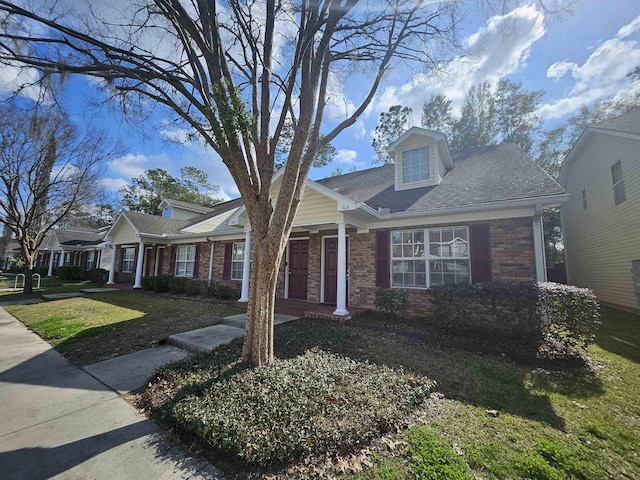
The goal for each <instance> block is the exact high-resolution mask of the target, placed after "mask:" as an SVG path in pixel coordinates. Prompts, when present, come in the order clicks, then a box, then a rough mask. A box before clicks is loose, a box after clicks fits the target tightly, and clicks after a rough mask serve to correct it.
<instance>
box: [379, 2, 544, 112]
mask: <svg viewBox="0 0 640 480" xmlns="http://www.w3.org/2000/svg"><path fill="white" fill-rule="evenodd" d="M544 34H545V24H544V14H543V12H541V11H540V10H538V9H537V8H536V7H535V6H533V5H525V6H522V7H518V8H516V9H514V10H512V11H511V12H509V13H507V14H505V15H496V16H494V17H492V18H490V19H489V20H487V22H486V24H485V25H484V26H482V27H481V28H479V29H478V31H476V32H475V33H473V34H471V35H469V36H468V37H466V38H465V39H464V40H463V42H462V43H463V45H464V51H463V52H462V55H461V56H460V57H458V58H456V59H454V60H453V61H451V62H449V63H448V64H446V65H442V68H441V69H440V70H439V71H438V72H434V73H433V74H429V75H427V74H425V73H419V74H417V75H415V76H414V77H413V78H412V79H411V81H409V82H407V83H405V84H404V85H401V86H399V87H397V86H389V87H387V88H386V89H385V90H384V91H383V92H382V93H381V94H380V95H379V96H378V98H377V99H376V104H375V106H374V107H373V108H371V109H369V111H368V113H374V114H375V115H376V116H377V115H378V114H379V113H380V112H383V111H386V110H388V109H389V107H391V106H392V105H405V106H409V107H411V108H412V109H413V115H414V118H419V115H420V112H421V110H422V105H423V104H424V102H425V100H427V99H428V98H429V97H430V96H431V95H433V94H443V95H445V96H446V97H447V98H449V99H450V100H451V101H452V107H453V110H454V112H455V113H457V111H458V110H459V108H460V107H461V106H462V102H463V100H464V96H465V94H466V92H467V91H468V90H469V88H470V87H472V86H473V85H476V84H478V83H480V82H482V81H485V80H489V81H491V82H495V81H496V80H497V79H498V78H500V77H503V76H507V75H509V74H512V73H513V72H516V71H517V70H518V69H520V68H522V67H523V66H524V65H525V64H526V61H527V59H528V58H529V55H530V52H531V47H532V46H533V44H534V43H535V42H536V41H538V40H539V39H540V38H542V36H543V35H544Z"/></svg>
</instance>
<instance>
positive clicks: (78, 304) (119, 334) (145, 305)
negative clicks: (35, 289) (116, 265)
mask: <svg viewBox="0 0 640 480" xmlns="http://www.w3.org/2000/svg"><path fill="white" fill-rule="evenodd" d="M83 288H84V287H83ZM4 308H5V310H7V311H8V312H9V313H10V314H11V315H13V316H15V317H16V318H17V319H19V320H20V321H21V322H22V323H24V324H25V325H26V326H27V327H29V328H30V329H31V330H33V331H34V332H36V333H37V334H38V335H40V336H41V337H42V338H43V339H44V340H46V341H47V342H49V343H50V344H51V345H53V346H54V347H55V348H56V350H58V351H59V352H60V353H62V354H63V355H64V356H65V357H67V358H68V359H69V360H70V361H72V362H73V363H75V364H77V365H89V364H92V363H96V362H99V361H102V360H107V359H109V358H112V357H116V356H119V355H124V354H127V353H131V352H135V351H138V350H142V349H145V348H150V347H153V346H154V345H157V344H158V342H159V341H161V340H164V339H166V338H167V337H168V336H169V335H172V334H174V333H179V332H186V331H189V330H195V329H198V328H203V327H208V326H210V325H216V324H218V323H222V318H223V317H225V316H227V315H234V314H236V313H239V312H240V310H239V309H238V308H236V307H235V306H233V305H230V304H216V303H201V302H192V301H188V300H176V299H172V298H169V297H163V296H160V295H153V294H146V293H143V292H135V291H131V290H122V291H117V292H105V293H93V294H91V295H90V297H79V298H69V299H66V300H56V301H51V302H43V303H39V304H35V305H11V306H5V307H4Z"/></svg>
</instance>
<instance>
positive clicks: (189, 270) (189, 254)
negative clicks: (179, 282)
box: [176, 245, 196, 277]
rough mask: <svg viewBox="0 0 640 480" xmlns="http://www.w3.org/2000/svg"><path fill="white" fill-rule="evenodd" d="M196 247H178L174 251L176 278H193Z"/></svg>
mask: <svg viewBox="0 0 640 480" xmlns="http://www.w3.org/2000/svg"><path fill="white" fill-rule="evenodd" d="M195 263H196V246H195V245H179V246H178V247H177V249H176V277H193V269H194V266H195Z"/></svg>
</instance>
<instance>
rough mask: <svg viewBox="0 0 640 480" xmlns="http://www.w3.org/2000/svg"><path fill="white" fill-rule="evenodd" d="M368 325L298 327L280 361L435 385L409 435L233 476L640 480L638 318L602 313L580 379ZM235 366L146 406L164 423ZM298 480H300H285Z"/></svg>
mask: <svg viewBox="0 0 640 480" xmlns="http://www.w3.org/2000/svg"><path fill="white" fill-rule="evenodd" d="M366 324H367V322H366V321H359V322H358V323H355V322H354V323H347V324H345V325H340V324H337V323H335V322H330V321H322V320H309V319H302V320H298V321H296V322H291V323H288V324H284V325H280V326H278V327H276V334H275V348H276V355H277V356H278V357H280V358H292V357H295V356H298V355H301V354H302V353H303V352H305V351H307V350H308V349H310V348H313V347H320V348H322V349H323V350H325V351H329V352H333V353H337V354H339V355H342V356H345V357H350V358H353V359H355V360H359V361H368V362H371V363H375V364H383V365H387V366H391V367H403V368H405V369H406V370H409V371H413V372H416V373H418V374H420V375H424V376H425V377H427V378H432V379H434V380H436V381H437V382H438V390H439V393H438V394H437V395H435V396H432V397H431V398H430V399H429V400H428V401H427V402H426V403H425V404H424V405H423V406H422V407H421V408H420V409H418V410H417V411H416V412H415V413H414V414H413V415H412V416H411V417H410V418H407V424H408V425H413V426H410V428H408V429H406V428H400V430H399V431H398V432H397V433H390V434H388V435H387V436H386V437H383V438H381V439H379V440H377V441H374V442H373V443H372V444H371V446H370V447H368V448H366V449H364V450H362V451H359V452H348V453H347V454H346V455H345V456H343V457H341V458H332V459H327V458H324V457H321V458H315V459H313V458H312V459H307V460H305V462H303V463H301V464H295V465H289V466H287V467H284V469H282V467H273V468H272V469H271V470H269V469H266V470H265V469H264V468H262V469H258V471H256V468H255V467H250V466H243V464H242V463H241V462H240V463H236V464H231V465H228V466H227V467H225V468H228V470H229V471H230V472H231V474H232V475H237V478H261V477H260V475H263V474H273V475H276V476H277V477H279V476H287V478H309V477H313V475H312V474H311V472H313V471H316V472H318V471H322V472H323V475H324V476H335V477H338V478H353V479H405V478H425V479H429V478H442V479H450V478H451V479H457V478H461V479H462V478H464V479H466V478H486V479H550V480H553V479H558V480H560V479H593V480H596V479H598V480H599V479H606V478H611V479H636V478H640V451H639V449H640V402H639V401H638V399H640V318H639V317H638V316H632V315H627V314H624V313H620V312H616V311H612V310H605V311H604V312H603V324H602V326H601V328H600V330H599V333H598V337H597V341H596V344H595V345H593V346H592V347H591V348H590V353H591V356H592V358H593V361H594V363H593V365H592V368H591V369H588V370H584V371H583V370H581V371H575V370H559V371H548V370H543V369H539V368H531V367H526V366H523V365H518V364H515V363H512V362H510V361H508V360H506V359H502V358H498V357H492V356H488V355H480V354H474V353H469V352H464V351H461V350H456V349H451V348H444V347H439V346H437V345H435V346H434V345H431V344H425V343H423V342H420V341H419V340H417V339H412V338H410V337H407V336H403V335H397V334H393V333H384V332H380V331H375V330H372V329H368V328H366V327H367V325H366ZM239 354H240V344H239V343H236V344H233V345H231V346H229V347H226V348H225V349H223V350H221V351H220V352H219V353H214V354H212V355H210V356H205V357H202V359H201V361H200V362H199V363H198V362H196V363H192V364H189V365H185V364H184V363H183V364H180V365H176V367H175V368H173V369H169V370H165V371H164V373H163V374H162V375H161V376H160V377H158V379H156V380H155V381H154V382H153V383H152V384H151V386H150V388H149V389H148V391H147V392H146V394H145V395H144V396H143V397H142V404H143V405H144V406H145V407H146V408H150V409H151V411H154V412H157V413H158V414H159V415H161V416H163V417H162V418H164V419H166V418H167V416H166V412H167V409H166V408H165V406H168V405H170V403H167V399H170V398H172V396H174V395H176V394H177V395H178V396H179V395H180V392H181V391H183V392H187V393H189V392H194V391H195V392H197V391H199V390H200V388H204V386H206V385H207V384H208V383H207V382H211V381H212V374H211V365H217V366H216V369H218V370H216V371H219V369H221V368H223V367H221V366H220V365H223V364H225V362H229V361H232V360H234V359H237V358H238V356H239ZM216 356H217V357H216ZM273 388H276V389H277V387H275V386H274V387H273ZM160 412H164V413H160ZM256 414H259V413H256ZM327 422H332V419H331V418H329V419H327ZM169 427H170V428H171V427H172V425H171V423H170V424H169ZM188 441H189V443H190V444H191V442H193V441H194V439H193V437H188ZM195 445H196V448H201V449H203V451H204V452H205V453H206V454H208V455H210V456H211V459H212V461H214V462H217V464H222V465H223V466H224V462H225V460H226V459H225V458H222V459H221V458H220V455H219V454H218V453H216V452H215V451H214V450H211V449H210V448H209V447H207V445H206V444H198V443H197V442H196V443H195ZM290 471H295V472H299V474H298V475H297V476H291V477H289V476H288V473H287V472H290Z"/></svg>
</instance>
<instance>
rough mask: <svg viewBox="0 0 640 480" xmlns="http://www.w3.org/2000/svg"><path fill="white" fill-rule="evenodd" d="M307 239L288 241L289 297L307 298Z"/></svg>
mask: <svg viewBox="0 0 640 480" xmlns="http://www.w3.org/2000/svg"><path fill="white" fill-rule="evenodd" d="M308 276H309V240H292V241H290V242H289V298H297V299H300V300H306V299H307V280H308Z"/></svg>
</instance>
